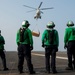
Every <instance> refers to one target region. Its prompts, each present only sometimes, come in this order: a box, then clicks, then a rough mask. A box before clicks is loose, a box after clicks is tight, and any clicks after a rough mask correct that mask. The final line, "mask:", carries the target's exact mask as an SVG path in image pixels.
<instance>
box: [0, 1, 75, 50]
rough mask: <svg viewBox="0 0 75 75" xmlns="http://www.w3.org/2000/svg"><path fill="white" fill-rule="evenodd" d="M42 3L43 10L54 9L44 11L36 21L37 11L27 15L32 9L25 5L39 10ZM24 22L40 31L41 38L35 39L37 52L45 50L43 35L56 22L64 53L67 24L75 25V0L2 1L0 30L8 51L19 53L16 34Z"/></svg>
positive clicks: (0, 3)
mask: <svg viewBox="0 0 75 75" xmlns="http://www.w3.org/2000/svg"><path fill="white" fill-rule="evenodd" d="M40 2H43V4H42V5H41V8H48V7H54V9H51V10H43V12H44V14H41V16H42V18H41V19H38V21H36V20H35V19H34V15H35V12H36V11H33V12H30V13H26V12H27V11H30V10H32V9H30V8H27V7H24V6H23V5H28V6H31V7H35V8H37V7H38V6H39V4H40ZM23 20H28V21H29V22H30V24H31V25H30V27H29V28H30V29H31V30H34V31H38V29H39V30H40V33H41V34H40V37H33V40H34V50H35V51H37V50H38V51H43V50H44V49H43V48H42V47H41V37H42V33H43V31H44V30H45V29H46V24H47V23H48V22H49V21H54V23H55V25H56V26H55V29H57V30H58V33H59V39H60V40H59V41H60V42H59V51H63V50H64V41H63V39H64V31H65V28H66V27H67V26H66V23H67V21H69V20H72V21H73V22H74V23H75V0H0V30H2V35H3V36H4V38H5V42H6V44H5V50H6V51H17V45H16V33H17V30H18V29H19V28H20V27H21V23H22V21H23Z"/></svg>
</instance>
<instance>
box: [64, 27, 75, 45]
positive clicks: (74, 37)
mask: <svg viewBox="0 0 75 75" xmlns="http://www.w3.org/2000/svg"><path fill="white" fill-rule="evenodd" d="M69 41H75V27H68V28H66V29H65V35H64V44H65V45H66V44H67V43H68V42H69Z"/></svg>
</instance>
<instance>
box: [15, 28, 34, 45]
mask: <svg viewBox="0 0 75 75" xmlns="http://www.w3.org/2000/svg"><path fill="white" fill-rule="evenodd" d="M16 43H17V44H18V43H20V44H30V45H31V46H33V37H32V33H31V30H30V29H29V28H27V29H26V30H25V32H24V41H23V42H20V30H18V32H17V36H16Z"/></svg>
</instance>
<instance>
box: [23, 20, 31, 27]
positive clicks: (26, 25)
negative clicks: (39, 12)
mask: <svg viewBox="0 0 75 75" xmlns="http://www.w3.org/2000/svg"><path fill="white" fill-rule="evenodd" d="M29 25H30V24H29V22H28V21H27V20H24V21H23V22H22V27H26V28H27V27H29Z"/></svg>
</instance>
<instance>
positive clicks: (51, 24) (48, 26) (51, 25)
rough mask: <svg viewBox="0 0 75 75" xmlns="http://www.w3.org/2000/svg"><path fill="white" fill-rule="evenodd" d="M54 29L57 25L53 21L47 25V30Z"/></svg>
mask: <svg viewBox="0 0 75 75" xmlns="http://www.w3.org/2000/svg"><path fill="white" fill-rule="evenodd" d="M54 27H55V24H54V22H53V21H51V22H49V23H48V24H47V28H54Z"/></svg>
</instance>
